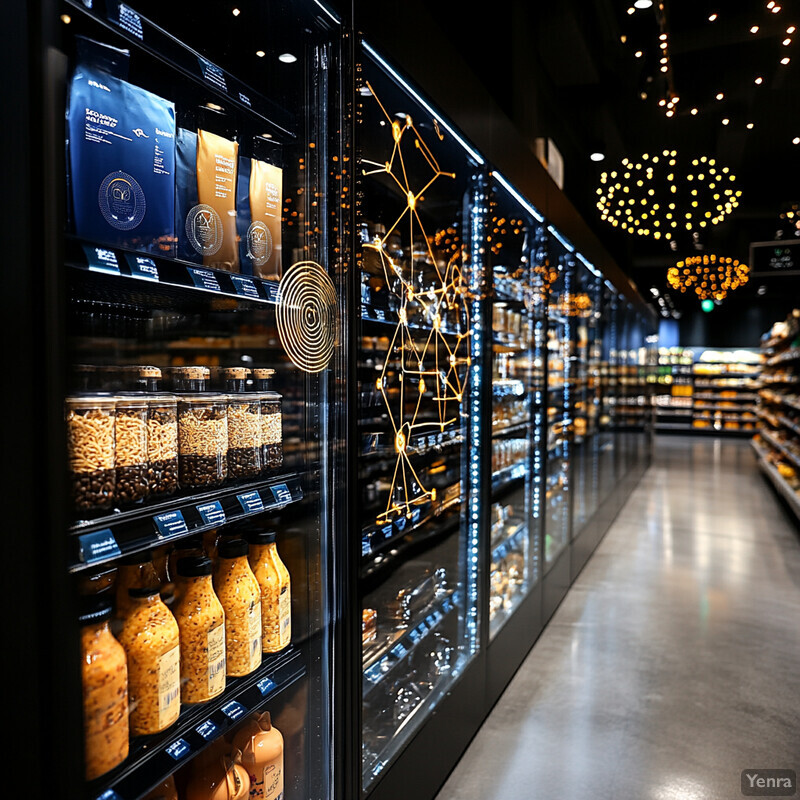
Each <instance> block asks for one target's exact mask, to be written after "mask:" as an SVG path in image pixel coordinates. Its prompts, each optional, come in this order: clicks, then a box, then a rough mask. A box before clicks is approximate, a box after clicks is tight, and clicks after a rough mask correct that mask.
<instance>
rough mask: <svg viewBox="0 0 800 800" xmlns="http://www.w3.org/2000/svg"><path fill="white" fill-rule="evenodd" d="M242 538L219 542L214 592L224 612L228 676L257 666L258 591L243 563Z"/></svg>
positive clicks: (245, 549) (244, 545) (246, 548)
mask: <svg viewBox="0 0 800 800" xmlns="http://www.w3.org/2000/svg"><path fill="white" fill-rule="evenodd" d="M249 552H250V548H249V546H248V544H247V542H245V541H244V540H243V539H229V540H227V541H223V542H220V543H219V546H218V548H217V558H218V560H217V567H216V572H215V573H214V590H215V591H216V593H217V597H218V598H219V601H220V603H221V604H222V608H223V609H224V610H225V651H226V656H225V660H226V663H227V673H228V675H230V676H232V677H240V676H242V675H249V674H250V673H251V672H252V671H253V670H255V669H258V667H259V666H260V665H261V588H260V587H259V585H258V581H257V580H256V576H255V575H253V571H252V570H251V569H250V564H249V563H248V561H247V556H248V553H249Z"/></svg>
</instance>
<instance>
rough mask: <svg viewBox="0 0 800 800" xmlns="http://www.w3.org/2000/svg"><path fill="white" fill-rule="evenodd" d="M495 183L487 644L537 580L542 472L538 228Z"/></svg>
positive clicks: (489, 246)
mask: <svg viewBox="0 0 800 800" xmlns="http://www.w3.org/2000/svg"><path fill="white" fill-rule="evenodd" d="M500 180H502V179H498V178H497V176H493V180H492V183H491V199H490V204H489V210H490V214H489V226H488V229H487V230H488V233H487V237H486V238H487V243H486V250H487V259H488V263H489V265H490V267H491V277H492V287H491V291H490V293H489V301H490V304H491V320H492V325H491V331H490V333H491V351H490V352H491V354H492V355H491V365H492V369H491V397H492V399H491V420H492V422H491V424H492V453H491V476H492V477H491V504H490V506H489V537H488V539H489V598H488V601H489V639H490V640H491V639H494V637H495V636H496V635H497V633H498V631H499V630H500V629H501V628H502V626H503V624H504V623H505V622H506V621H507V620H508V619H509V618H510V617H511V615H512V614H513V613H514V612H515V610H516V608H517V607H518V606H519V604H520V603H521V602H522V600H523V599H524V598H525V597H526V595H527V594H528V592H529V591H530V590H531V588H532V587H533V586H534V585H535V584H536V582H537V581H538V580H539V578H540V577H541V562H540V558H541V556H540V548H541V537H542V512H541V505H542V489H543V481H542V478H543V473H544V457H543V452H542V450H543V443H544V442H543V439H544V436H543V432H544V402H543V401H544V389H545V385H544V367H545V364H544V353H545V350H544V345H545V326H546V313H547V305H546V303H547V278H548V276H547V274H546V273H545V266H544V262H545V259H546V239H545V237H546V229H545V226H544V224H543V221H542V220H541V217H539V218H536V217H534V216H533V212H532V211H531V210H528V209H526V208H525V207H523V206H522V205H521V204H520V202H519V201H518V200H517V199H516V198H514V197H513V196H512V195H511V194H510V193H509V191H508V189H506V187H505V186H503V184H502V183H500ZM488 314H489V312H487V316H488ZM487 329H488V326H487ZM487 351H488V348H487Z"/></svg>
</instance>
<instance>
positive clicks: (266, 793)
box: [233, 711, 283, 800]
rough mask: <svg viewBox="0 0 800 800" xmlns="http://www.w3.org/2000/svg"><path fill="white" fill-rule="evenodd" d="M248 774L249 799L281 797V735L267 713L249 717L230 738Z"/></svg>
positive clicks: (264, 799)
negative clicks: (239, 753)
mask: <svg viewBox="0 0 800 800" xmlns="http://www.w3.org/2000/svg"><path fill="white" fill-rule="evenodd" d="M233 746H234V747H235V748H236V749H237V750H239V751H240V752H241V754H242V765H243V766H244V767H245V769H246V770H247V772H248V773H249V775H250V796H251V797H258V798H263V800H281V798H282V797H283V736H282V734H281V732H280V731H279V730H278V729H277V728H276V727H275V726H274V725H273V724H272V718H271V717H270V713H269V711H265V712H264V713H263V714H260V715H255V716H253V717H251V718H250V719H249V720H247V722H245V723H244V725H243V726H242V727H241V728H240V729H239V730H238V731H237V733H236V734H235V736H234V737H233Z"/></svg>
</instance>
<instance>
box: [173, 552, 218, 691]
mask: <svg viewBox="0 0 800 800" xmlns="http://www.w3.org/2000/svg"><path fill="white" fill-rule="evenodd" d="M177 571H178V583H179V588H178V592H177V598H176V605H175V619H176V620H177V622H178V629H179V631H180V643H181V701H182V702H184V703H205V702H206V701H207V700H211V699H212V698H214V697H217V696H218V695H220V694H222V692H223V691H224V690H225V612H224V611H223V609H222V605H221V604H220V602H219V599H218V598H217V595H216V594H215V593H214V587H213V585H212V579H211V571H212V569H211V559H209V558H206V557H205V556H188V557H186V558H181V559H180V560H179V561H178V566H177Z"/></svg>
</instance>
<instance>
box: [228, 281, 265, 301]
mask: <svg viewBox="0 0 800 800" xmlns="http://www.w3.org/2000/svg"><path fill="white" fill-rule="evenodd" d="M230 278H231V281H232V283H233V288H234V289H236V294H238V295H239V297H247V298H248V299H250V300H260V299H261V295H260V294H259V293H258V287H257V286H256V285H255V283H254V282H253V281H252V280H251V279H250V278H243V277H242V276H241V275H231V276H230Z"/></svg>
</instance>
